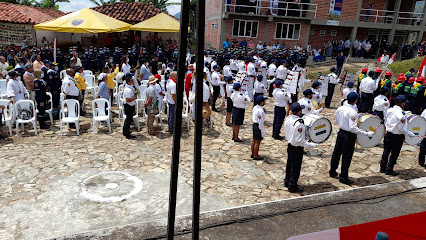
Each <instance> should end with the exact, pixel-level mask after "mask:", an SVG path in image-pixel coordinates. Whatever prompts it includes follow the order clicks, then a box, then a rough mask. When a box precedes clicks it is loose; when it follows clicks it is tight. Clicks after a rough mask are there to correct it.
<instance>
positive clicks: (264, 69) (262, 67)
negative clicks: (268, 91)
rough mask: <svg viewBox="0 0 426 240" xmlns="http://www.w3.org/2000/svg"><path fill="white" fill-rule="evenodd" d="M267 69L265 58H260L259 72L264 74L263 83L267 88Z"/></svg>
mask: <svg viewBox="0 0 426 240" xmlns="http://www.w3.org/2000/svg"><path fill="white" fill-rule="evenodd" d="M267 67H268V63H267V62H266V61H265V60H264V58H263V57H261V58H260V64H259V72H260V74H262V76H263V81H262V83H263V85H265V87H266V86H267V84H268V83H267V80H268V79H267V78H266V77H267V72H268V69H267Z"/></svg>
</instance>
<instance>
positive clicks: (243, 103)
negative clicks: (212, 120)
mask: <svg viewBox="0 0 426 240" xmlns="http://www.w3.org/2000/svg"><path fill="white" fill-rule="evenodd" d="M231 99H232V104H233V108H232V140H234V142H242V140H241V139H240V138H239V137H238V135H239V132H240V127H241V125H243V124H244V113H245V110H246V107H247V104H248V103H250V98H249V97H248V96H247V93H243V92H241V84H239V83H234V92H233V93H232V95H231Z"/></svg>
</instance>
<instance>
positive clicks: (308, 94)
mask: <svg viewBox="0 0 426 240" xmlns="http://www.w3.org/2000/svg"><path fill="white" fill-rule="evenodd" d="M303 95H304V96H305V97H304V98H302V99H300V100H299V101H298V103H299V104H300V105H302V106H305V108H304V109H303V110H302V114H303V115H306V114H315V115H318V114H320V113H321V112H322V111H323V108H319V109H317V110H315V109H314V105H313V104H312V95H313V92H312V89H306V90H305V91H303Z"/></svg>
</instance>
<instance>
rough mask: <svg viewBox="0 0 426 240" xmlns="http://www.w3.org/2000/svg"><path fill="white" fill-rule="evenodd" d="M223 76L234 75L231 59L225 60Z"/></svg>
mask: <svg viewBox="0 0 426 240" xmlns="http://www.w3.org/2000/svg"><path fill="white" fill-rule="evenodd" d="M223 76H224V77H229V76H232V71H231V66H230V62H229V60H228V59H227V60H225V66H224V67H223Z"/></svg>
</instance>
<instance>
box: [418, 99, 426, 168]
mask: <svg viewBox="0 0 426 240" xmlns="http://www.w3.org/2000/svg"><path fill="white" fill-rule="evenodd" d="M423 108H424V109H425V110H423V112H422V115H421V116H422V117H423V118H424V119H426V104H425V105H424V106H423ZM425 156H426V138H424V139H423V140H422V142H421V143H420V152H419V165H420V166H422V167H425Z"/></svg>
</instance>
